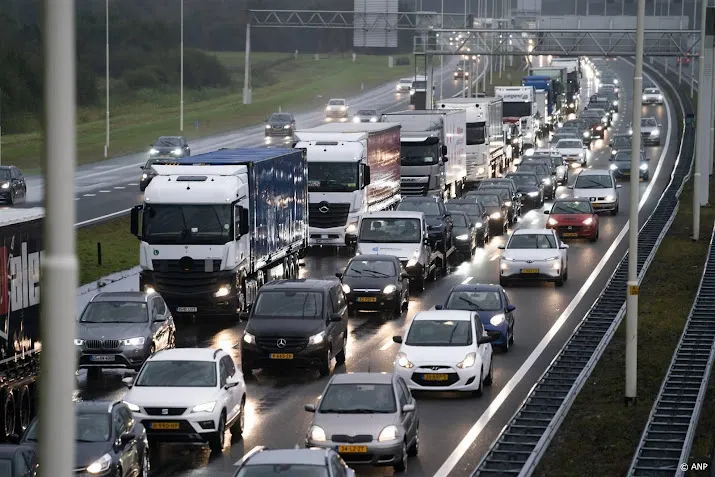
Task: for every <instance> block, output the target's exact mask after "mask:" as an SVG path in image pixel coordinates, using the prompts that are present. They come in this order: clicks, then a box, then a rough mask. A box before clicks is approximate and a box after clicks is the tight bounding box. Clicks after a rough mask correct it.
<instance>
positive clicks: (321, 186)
mask: <svg viewBox="0 0 715 477" xmlns="http://www.w3.org/2000/svg"><path fill="white" fill-rule="evenodd" d="M295 139H296V140H297V141H298V142H297V143H296V145H295V147H296V148H299V149H305V150H306V151H307V158H308V200H309V214H308V217H309V219H308V220H309V224H310V233H309V239H308V244H309V245H311V246H316V245H319V246H329V247H345V246H352V245H353V244H354V243H355V239H356V237H357V227H358V222H359V221H360V218H361V217H362V216H363V215H364V214H365V213H366V212H368V211H369V212H373V211H381V210H389V209H392V208H394V206H395V205H396V204H397V203H398V202H399V201H400V198H401V196H400V125H399V124H384V123H345V124H337V123H335V124H325V125H322V126H318V127H315V128H312V129H304V130H300V131H296V132H295Z"/></svg>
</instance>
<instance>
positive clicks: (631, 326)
mask: <svg viewBox="0 0 715 477" xmlns="http://www.w3.org/2000/svg"><path fill="white" fill-rule="evenodd" d="M644 36H645V0H638V15H637V17H636V70H635V74H634V75H633V123H632V124H633V136H632V138H631V171H632V173H631V184H630V188H631V190H630V193H631V197H630V206H629V207H630V219H629V222H630V225H629V227H630V229H629V230H628V239H629V240H628V281H627V287H628V294H627V296H626V393H625V402H626V405H631V404H634V403H635V401H636V396H637V390H638V386H637V383H638V379H637V371H638V291H639V288H638V201H639V199H640V187H639V179H640V174H639V170H640V159H641V155H640V150H641V108H642V107H643V97H642V96H641V92H642V91H643V43H644Z"/></svg>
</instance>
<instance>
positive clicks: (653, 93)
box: [643, 88, 663, 105]
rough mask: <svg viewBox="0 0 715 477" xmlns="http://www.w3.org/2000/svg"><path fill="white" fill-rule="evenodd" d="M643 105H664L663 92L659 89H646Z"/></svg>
mask: <svg viewBox="0 0 715 477" xmlns="http://www.w3.org/2000/svg"><path fill="white" fill-rule="evenodd" d="M643 104H644V105H646V104H663V92H662V91H661V90H659V89H658V88H646V89H644V90H643Z"/></svg>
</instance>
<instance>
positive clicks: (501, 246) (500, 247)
mask: <svg viewBox="0 0 715 477" xmlns="http://www.w3.org/2000/svg"><path fill="white" fill-rule="evenodd" d="M498 248H499V250H506V245H504V244H501V245H499V247H498Z"/></svg>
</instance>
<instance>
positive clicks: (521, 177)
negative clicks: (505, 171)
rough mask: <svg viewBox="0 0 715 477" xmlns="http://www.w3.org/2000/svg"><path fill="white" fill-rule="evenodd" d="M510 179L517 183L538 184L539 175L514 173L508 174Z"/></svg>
mask: <svg viewBox="0 0 715 477" xmlns="http://www.w3.org/2000/svg"><path fill="white" fill-rule="evenodd" d="M507 177H509V179H511V180H513V181H514V182H516V183H517V185H538V184H539V179H538V177H536V176H534V175H531V174H514V175H509V176H507Z"/></svg>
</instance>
